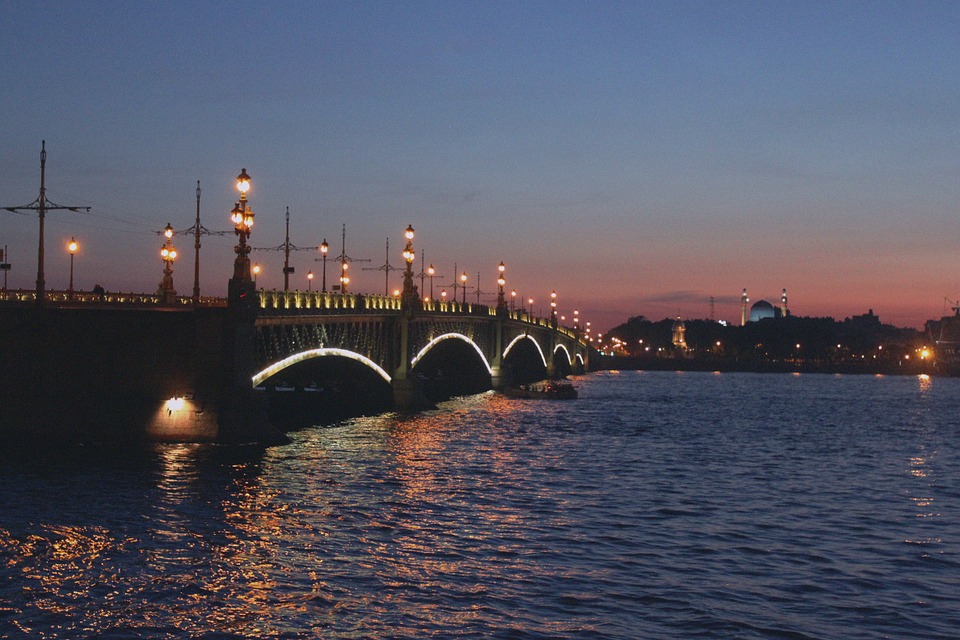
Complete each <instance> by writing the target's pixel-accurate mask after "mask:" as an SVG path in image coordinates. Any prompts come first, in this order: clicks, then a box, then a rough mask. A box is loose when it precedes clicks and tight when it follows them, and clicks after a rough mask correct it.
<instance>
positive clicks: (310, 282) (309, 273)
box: [307, 271, 313, 291]
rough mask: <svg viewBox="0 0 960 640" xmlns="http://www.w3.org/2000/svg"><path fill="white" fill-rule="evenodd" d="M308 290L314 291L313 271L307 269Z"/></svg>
mask: <svg viewBox="0 0 960 640" xmlns="http://www.w3.org/2000/svg"><path fill="white" fill-rule="evenodd" d="M307 291H313V271H307Z"/></svg>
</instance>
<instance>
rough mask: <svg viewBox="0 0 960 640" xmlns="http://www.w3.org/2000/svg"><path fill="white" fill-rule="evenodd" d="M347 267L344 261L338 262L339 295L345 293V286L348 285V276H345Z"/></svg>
mask: <svg viewBox="0 0 960 640" xmlns="http://www.w3.org/2000/svg"><path fill="white" fill-rule="evenodd" d="M348 266H349V265H348V264H347V261H346V259H343V260H341V261H340V293H346V292H347V285H348V284H350V276H348V275H347V267H348Z"/></svg>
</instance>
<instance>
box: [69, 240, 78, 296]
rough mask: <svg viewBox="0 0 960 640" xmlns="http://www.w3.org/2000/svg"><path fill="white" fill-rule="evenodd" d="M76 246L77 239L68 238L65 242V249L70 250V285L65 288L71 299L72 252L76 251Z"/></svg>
mask: <svg viewBox="0 0 960 640" xmlns="http://www.w3.org/2000/svg"><path fill="white" fill-rule="evenodd" d="M78 248H79V245H78V244H77V241H76V240H75V239H74V238H70V242H68V243H67V251H69V252H70V287H69V288H68V289H67V294H68V295H69V297H70V299H71V300H73V254H75V253H76V252H77V249H78Z"/></svg>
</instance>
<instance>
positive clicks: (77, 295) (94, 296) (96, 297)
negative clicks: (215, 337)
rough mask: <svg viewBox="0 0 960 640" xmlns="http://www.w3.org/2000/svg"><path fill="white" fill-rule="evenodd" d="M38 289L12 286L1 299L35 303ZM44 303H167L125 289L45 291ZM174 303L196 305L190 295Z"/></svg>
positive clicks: (216, 303) (218, 303)
mask: <svg viewBox="0 0 960 640" xmlns="http://www.w3.org/2000/svg"><path fill="white" fill-rule="evenodd" d="M36 300H37V292H36V291H35V290H34V289H8V290H6V291H2V292H0V301H5V302H13V303H35V302H36ZM43 301H44V304H48V305H51V306H58V307H69V306H81V305H82V306H88V305H111V306H132V307H160V306H170V305H165V304H164V300H163V297H162V296H159V295H157V294H152V293H133V292H123V291H103V292H99V291H98V292H93V291H73V292H72V293H71V292H70V291H56V290H54V291H50V290H48V291H45V292H44V295H43ZM226 304H227V299H226V298H220V297H216V296H201V297H200V305H201V306H207V307H222V306H226ZM172 306H174V307H187V306H193V299H192V298H191V297H190V296H178V297H175V298H174V301H173V305H172Z"/></svg>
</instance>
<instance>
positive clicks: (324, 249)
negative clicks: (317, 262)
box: [320, 238, 330, 293]
mask: <svg viewBox="0 0 960 640" xmlns="http://www.w3.org/2000/svg"><path fill="white" fill-rule="evenodd" d="M329 250H330V245H328V244H327V239H326V238H324V239H323V242H321V243H320V254H321V255H322V256H323V278H322V279H321V280H320V289H321V291H322V292H323V293H326V292H327V251H329Z"/></svg>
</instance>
